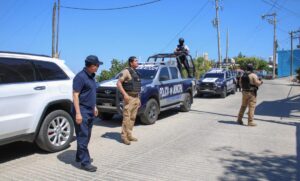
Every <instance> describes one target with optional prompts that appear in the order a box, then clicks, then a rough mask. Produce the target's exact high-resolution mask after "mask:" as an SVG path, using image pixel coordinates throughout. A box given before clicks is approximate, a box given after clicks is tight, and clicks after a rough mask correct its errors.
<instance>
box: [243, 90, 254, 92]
mask: <svg viewBox="0 0 300 181" xmlns="http://www.w3.org/2000/svg"><path fill="white" fill-rule="evenodd" d="M243 91H244V92H254V90H243Z"/></svg>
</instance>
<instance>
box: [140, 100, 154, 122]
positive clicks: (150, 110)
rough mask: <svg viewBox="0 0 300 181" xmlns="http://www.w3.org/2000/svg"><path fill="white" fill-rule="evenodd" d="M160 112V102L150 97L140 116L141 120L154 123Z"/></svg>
mask: <svg viewBox="0 0 300 181" xmlns="http://www.w3.org/2000/svg"><path fill="white" fill-rule="evenodd" d="M158 114H159V107H158V103H157V101H156V100H155V99H150V100H149V101H148V102H147V104H146V109H145V112H143V113H142V114H141V116H140V119H141V122H142V123H144V124H154V123H155V121H156V120H157V117H158Z"/></svg>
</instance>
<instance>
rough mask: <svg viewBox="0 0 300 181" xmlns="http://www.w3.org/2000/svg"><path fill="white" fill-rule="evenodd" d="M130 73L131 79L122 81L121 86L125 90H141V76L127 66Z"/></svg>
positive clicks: (137, 91)
mask: <svg viewBox="0 0 300 181" xmlns="http://www.w3.org/2000/svg"><path fill="white" fill-rule="evenodd" d="M127 70H128V71H129V73H130V75H131V78H132V79H131V80H128V81H127V82H125V81H124V82H123V84H122V85H123V88H124V89H125V91H126V92H134V93H139V92H140V91H141V78H140V75H139V73H138V72H137V71H135V70H133V69H132V68H127Z"/></svg>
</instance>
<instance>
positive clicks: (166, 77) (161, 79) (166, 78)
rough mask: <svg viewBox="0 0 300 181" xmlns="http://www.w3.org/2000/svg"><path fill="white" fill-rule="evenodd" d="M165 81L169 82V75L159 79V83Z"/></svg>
mask: <svg viewBox="0 0 300 181" xmlns="http://www.w3.org/2000/svg"><path fill="white" fill-rule="evenodd" d="M165 80H169V77H168V76H167V75H162V76H161V77H159V81H165Z"/></svg>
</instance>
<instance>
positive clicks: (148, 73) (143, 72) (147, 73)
mask: <svg viewBox="0 0 300 181" xmlns="http://www.w3.org/2000/svg"><path fill="white" fill-rule="evenodd" d="M136 70H137V72H138V73H139V74H140V76H141V79H154V77H155V75H156V72H157V70H155V69H154V70H149V69H139V68H137V69H136Z"/></svg>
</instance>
